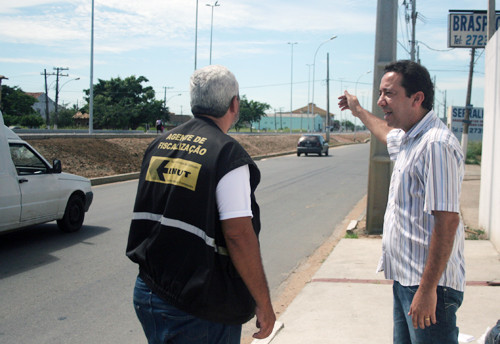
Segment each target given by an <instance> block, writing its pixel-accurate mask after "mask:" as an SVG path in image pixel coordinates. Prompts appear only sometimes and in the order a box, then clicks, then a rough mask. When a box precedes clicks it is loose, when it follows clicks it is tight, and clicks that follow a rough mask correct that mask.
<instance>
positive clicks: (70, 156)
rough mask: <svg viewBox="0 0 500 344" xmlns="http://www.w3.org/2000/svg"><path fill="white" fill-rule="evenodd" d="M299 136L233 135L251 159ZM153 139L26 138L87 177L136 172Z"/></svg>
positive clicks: (347, 138)
mask: <svg viewBox="0 0 500 344" xmlns="http://www.w3.org/2000/svg"><path fill="white" fill-rule="evenodd" d="M299 136H300V135H299V134H296V135H295V134H291V135H283V134H281V135H245V134H240V135H234V138H235V139H236V140H238V141H239V142H240V143H241V145H242V146H243V147H244V148H245V149H246V150H247V152H248V153H249V154H250V155H251V156H252V157H258V156H266V155H271V154H276V153H281V152H294V151H295V149H296V146H297V141H298V138H299ZM367 138H368V134H367V133H356V134H345V135H330V145H331V146H338V145H342V144H350V143H355V142H361V141H364V140H365V139H367ZM153 139H154V138H153V137H145V138H133V137H131V138H78V137H75V138H52V137H51V138H45V139H26V141H28V142H29V143H30V144H31V145H32V146H33V147H35V149H36V150H38V151H39V152H40V153H41V154H42V155H43V156H44V157H45V158H46V159H47V160H49V161H50V162H52V160H53V159H59V160H61V162H62V166H63V171H64V172H69V173H74V174H78V175H81V176H84V177H87V178H95V177H105V176H111V175H115V174H123V173H130V172H138V171H139V170H140V166H141V161H142V156H143V154H144V151H145V150H146V148H147V146H148V145H149V143H151V141H153Z"/></svg>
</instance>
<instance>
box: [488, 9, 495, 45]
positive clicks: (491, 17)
mask: <svg viewBox="0 0 500 344" xmlns="http://www.w3.org/2000/svg"><path fill="white" fill-rule="evenodd" d="M486 28H487V30H488V41H489V40H490V38H491V37H493V35H494V34H495V30H496V26H495V0H488V24H487V27H486Z"/></svg>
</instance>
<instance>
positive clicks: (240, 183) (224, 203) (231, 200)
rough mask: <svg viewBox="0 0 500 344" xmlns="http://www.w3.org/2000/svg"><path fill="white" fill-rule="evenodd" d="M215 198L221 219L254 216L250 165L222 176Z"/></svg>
mask: <svg viewBox="0 0 500 344" xmlns="http://www.w3.org/2000/svg"><path fill="white" fill-rule="evenodd" d="M215 198H216V201H217V208H218V209H219V219H220V220H227V219H233V218H236V217H247V216H251V217H253V214H252V206H251V201H250V169H249V168H248V165H243V166H240V167H238V168H236V169H234V170H232V171H230V172H228V173H227V174H226V175H225V176H224V177H222V179H221V180H220V181H219V184H217V189H216V193H215Z"/></svg>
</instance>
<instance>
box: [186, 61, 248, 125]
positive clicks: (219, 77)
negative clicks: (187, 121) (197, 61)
mask: <svg viewBox="0 0 500 344" xmlns="http://www.w3.org/2000/svg"><path fill="white" fill-rule="evenodd" d="M190 92H191V112H192V113H193V115H194V116H195V117H196V116H200V115H208V116H213V117H223V116H224V115H225V114H226V112H227V110H228V109H229V106H230V105H231V101H232V99H233V98H234V97H237V96H238V94H239V87H238V82H237V81H236V78H235V76H234V74H233V73H231V72H230V71H229V70H228V69H227V68H226V67H223V66H219V65H211V66H206V67H203V68H200V69H198V70H196V71H195V72H194V73H193V75H192V76H191V80H190Z"/></svg>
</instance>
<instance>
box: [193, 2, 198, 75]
mask: <svg viewBox="0 0 500 344" xmlns="http://www.w3.org/2000/svg"><path fill="white" fill-rule="evenodd" d="M197 59H198V0H196V24H195V29H194V70H196V62H197Z"/></svg>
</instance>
